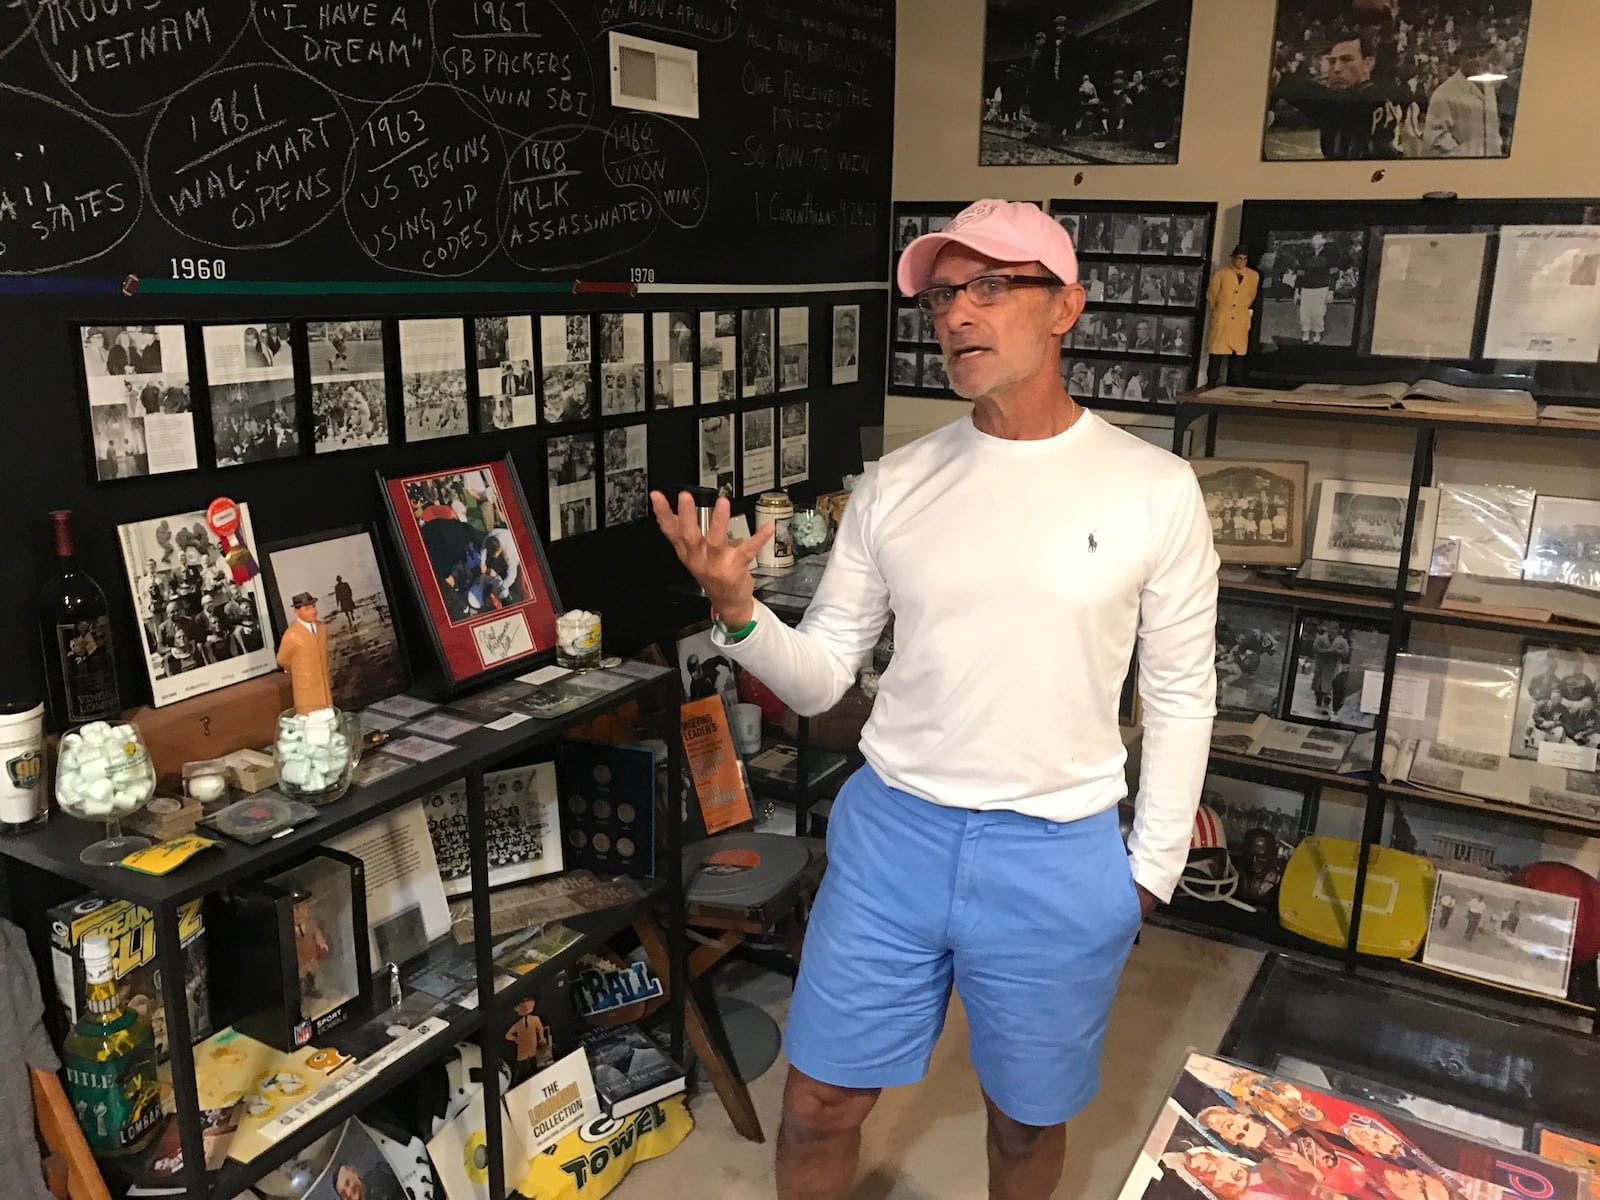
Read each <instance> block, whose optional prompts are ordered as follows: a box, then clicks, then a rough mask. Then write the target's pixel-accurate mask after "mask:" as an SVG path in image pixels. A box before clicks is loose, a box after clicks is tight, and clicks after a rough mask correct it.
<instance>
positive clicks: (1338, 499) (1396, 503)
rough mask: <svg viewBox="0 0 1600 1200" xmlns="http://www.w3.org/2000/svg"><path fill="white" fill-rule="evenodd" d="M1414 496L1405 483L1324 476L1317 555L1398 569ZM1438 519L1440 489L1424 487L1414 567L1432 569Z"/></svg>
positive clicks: (1413, 536)
mask: <svg viewBox="0 0 1600 1200" xmlns="http://www.w3.org/2000/svg"><path fill="white" fill-rule="evenodd" d="M1410 497H1411V489H1410V488H1408V487H1406V486H1405V485H1404V484H1392V483H1371V482H1366V481H1360V480H1350V479H1324V480H1323V481H1322V486H1321V488H1320V490H1319V492H1318V496H1317V519H1316V528H1315V532H1314V535H1313V537H1312V543H1311V557H1312V558H1318V559H1322V560H1324V561H1326V562H1341V563H1359V564H1362V565H1364V566H1369V567H1392V568H1394V569H1395V570H1398V569H1399V567H1400V542H1401V539H1402V536H1403V535H1404V533H1405V527H1406V506H1407V504H1408V502H1409V501H1410ZM1438 519H1439V489H1438V488H1432V487H1426V488H1422V489H1421V490H1420V491H1419V492H1418V493H1417V516H1416V520H1415V522H1414V524H1413V529H1412V533H1411V563H1410V569H1411V570H1413V571H1421V572H1423V574H1426V573H1427V571H1428V566H1429V564H1430V563H1431V562H1432V560H1433V533H1434V525H1435V523H1436V522H1437V521H1438Z"/></svg>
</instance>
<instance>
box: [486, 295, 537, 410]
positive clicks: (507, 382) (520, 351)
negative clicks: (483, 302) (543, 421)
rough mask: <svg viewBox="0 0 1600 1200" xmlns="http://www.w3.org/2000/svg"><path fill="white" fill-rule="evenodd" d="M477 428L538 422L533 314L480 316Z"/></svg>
mask: <svg viewBox="0 0 1600 1200" xmlns="http://www.w3.org/2000/svg"><path fill="white" fill-rule="evenodd" d="M472 340H473V342H474V343H475V345H476V349H477V364H478V428H479V429H480V430H488V429H520V428H523V427H524V426H528V425H534V424H537V422H538V420H539V396H538V392H537V391H536V389H535V388H534V384H533V363H534V357H533V318H532V317H531V316H518V317H477V318H475V319H474V320H473V322H472Z"/></svg>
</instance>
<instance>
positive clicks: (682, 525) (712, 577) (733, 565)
mask: <svg viewBox="0 0 1600 1200" xmlns="http://www.w3.org/2000/svg"><path fill="white" fill-rule="evenodd" d="M650 507H651V509H652V510H653V511H654V512H655V514H656V524H658V525H660V526H661V532H662V533H663V534H665V535H666V538H667V541H669V542H671V543H672V549H673V550H674V551H675V552H676V553H677V555H678V561H679V562H681V563H682V564H683V565H684V566H685V567H687V568H688V570H689V574H691V575H693V576H694V578H695V582H697V583H698V584H699V585H700V586H701V587H702V588H704V589H705V592H706V595H708V596H710V597H711V603H712V604H713V605H714V606H715V607H716V609H717V612H718V614H719V615H720V616H721V617H722V620H723V623H724V624H726V625H727V626H728V627H729V628H730V629H739V628H741V627H742V626H744V625H745V624H747V623H748V622H749V620H750V617H751V614H752V613H753V612H754V611H755V583H754V581H753V580H752V579H751V578H750V564H751V563H752V562H754V561H755V559H756V555H758V554H760V553H761V547H763V546H765V545H766V544H767V543H768V542H769V541H771V540H772V535H773V532H774V529H773V526H771V525H769V526H767V527H766V528H765V529H763V530H761V531H760V532H759V533H757V534H756V535H755V536H754V537H752V538H751V539H750V540H749V541H746V542H741V543H740V544H739V545H737V546H732V545H729V544H728V514H729V512H730V505H729V504H728V501H727V498H726V497H718V498H717V504H716V507H715V508H713V509H712V510H711V527H710V529H709V530H707V532H705V533H703V534H702V533H701V532H700V519H699V517H698V516H697V514H696V512H695V504H694V497H693V496H691V495H690V494H689V493H688V492H679V493H678V508H677V511H676V512H674V511H673V509H672V507H671V505H669V504H668V503H667V498H666V496H664V495H662V494H661V493H660V492H651V493H650Z"/></svg>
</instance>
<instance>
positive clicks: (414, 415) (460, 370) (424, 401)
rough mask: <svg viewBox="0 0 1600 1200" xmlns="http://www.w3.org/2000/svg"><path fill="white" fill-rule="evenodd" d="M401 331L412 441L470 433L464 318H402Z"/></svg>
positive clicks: (407, 427) (404, 397)
mask: <svg viewBox="0 0 1600 1200" xmlns="http://www.w3.org/2000/svg"><path fill="white" fill-rule="evenodd" d="M396 331H397V334H398V338H399V344H400V385H401V397H402V401H403V411H404V417H405V431H406V441H407V442H424V441H432V440H433V439H435V438H447V437H461V436H463V435H465V434H466V433H467V432H468V430H469V428H470V422H469V420H468V413H467V335H466V329H465V327H464V326H463V325H462V322H461V320H460V318H458V317H423V318H412V319H407V320H402V321H400V322H399V323H398V325H397V326H396Z"/></svg>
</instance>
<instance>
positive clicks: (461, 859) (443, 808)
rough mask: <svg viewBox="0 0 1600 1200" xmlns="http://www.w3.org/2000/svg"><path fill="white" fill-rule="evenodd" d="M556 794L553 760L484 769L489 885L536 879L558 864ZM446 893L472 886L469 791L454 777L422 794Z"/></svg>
mask: <svg viewBox="0 0 1600 1200" xmlns="http://www.w3.org/2000/svg"><path fill="white" fill-rule="evenodd" d="M560 803H561V800H560V796H559V794H558V792H557V788H556V768H555V764H554V763H551V762H543V763H532V764H529V765H527V766H521V767H509V768H506V769H504V770H500V771H485V772H484V775H483V807H484V814H483V815H484V823H485V827H486V828H485V832H486V835H487V848H488V852H489V886H490V887H501V886H503V885H505V884H508V883H516V882H518V881H520V880H524V879H537V878H538V877H539V876H541V875H550V874H554V873H555V872H556V871H559V870H561V868H562V850H561V811H560ZM421 804H422V811H423V814H424V815H425V816H426V817H427V821H428V836H429V838H430V840H432V842H433V852H434V856H435V857H436V858H437V859H438V861H439V877H440V879H441V880H443V882H444V894H445V895H446V896H459V895H462V894H464V893H466V892H470V891H471V890H472V853H471V846H470V840H471V839H470V837H469V834H468V829H467V826H468V817H467V789H466V784H465V782H464V781H462V780H456V781H455V782H454V783H451V784H449V785H448V786H446V787H442V788H439V789H438V790H436V791H433V792H430V793H428V794H427V795H425V796H423V797H422V798H421Z"/></svg>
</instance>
